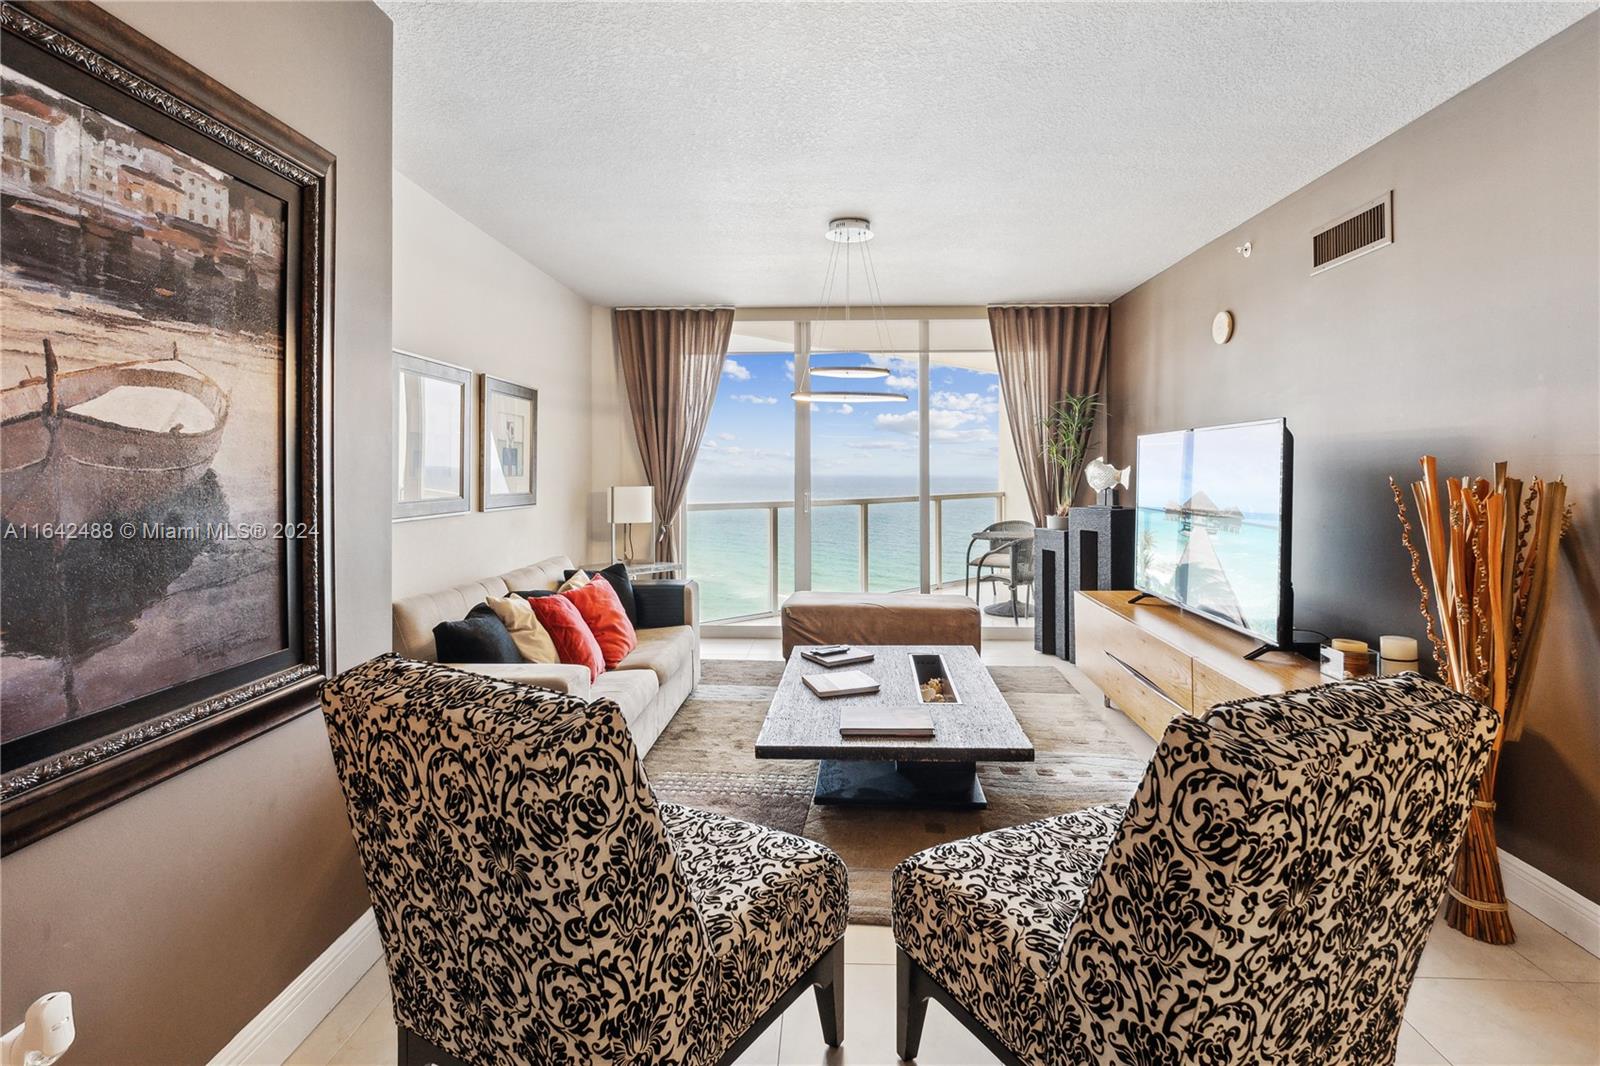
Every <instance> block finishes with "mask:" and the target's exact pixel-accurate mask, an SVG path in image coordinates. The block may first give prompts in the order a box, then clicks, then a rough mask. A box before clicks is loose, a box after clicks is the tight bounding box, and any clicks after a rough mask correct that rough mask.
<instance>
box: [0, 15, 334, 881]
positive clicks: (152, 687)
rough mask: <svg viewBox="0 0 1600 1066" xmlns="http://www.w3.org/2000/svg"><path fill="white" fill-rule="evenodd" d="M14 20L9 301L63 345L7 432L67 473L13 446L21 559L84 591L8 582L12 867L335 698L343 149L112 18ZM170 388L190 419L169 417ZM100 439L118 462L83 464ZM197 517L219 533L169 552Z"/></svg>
mask: <svg viewBox="0 0 1600 1066" xmlns="http://www.w3.org/2000/svg"><path fill="white" fill-rule="evenodd" d="M0 32H3V34H4V45H5V51H4V57H3V66H4V68H5V76H6V78H7V80H8V83H9V84H8V93H9V95H8V96H7V98H6V107H7V110H6V116H7V126H6V153H5V159H4V162H5V182H4V186H3V188H4V192H5V196H4V200H3V203H0V211H4V212H6V215H5V222H6V230H5V231H4V232H3V233H0V257H3V258H6V259H7V260H8V263H7V265H8V267H9V266H11V265H12V262H11V261H12V260H13V259H14V260H16V262H17V263H20V264H21V265H20V266H19V267H18V269H17V270H15V271H9V270H8V273H7V277H6V288H5V289H4V292H3V293H0V296H3V297H4V298H5V299H6V300H8V301H10V302H8V304H7V309H8V311H17V310H19V309H20V310H22V311H24V312H26V313H25V314H24V315H20V316H19V318H18V321H22V322H24V323H25V328H26V329H29V330H31V331H32V332H33V333H37V334H39V335H40V337H41V338H42V339H41V341H40V343H39V345H38V347H40V348H42V351H40V352H39V353H38V362H37V363H35V362H33V361H32V360H33V358H34V357H33V356H32V355H29V356H28V357H27V358H28V359H29V363H28V365H26V366H25V367H22V368H20V369H18V368H17V367H16V366H11V367H6V368H5V369H6V371H7V376H6V379H5V381H4V382H3V384H4V385H5V386H6V388H5V389H4V393H5V395H6V398H7V400H8V403H9V404H10V406H9V407H8V409H7V416H8V417H7V421H6V425H5V428H6V429H10V428H12V426H13V425H14V424H18V423H19V422H20V421H22V420H31V422H30V431H31V432H32V433H33V436H34V437H35V438H36V440H37V441H40V442H43V446H42V447H41V448H40V450H39V454H38V456H36V457H33V459H34V460H35V461H34V466H35V467H38V468H41V469H42V468H44V467H45V466H47V465H48V464H51V463H58V464H61V465H60V466H59V467H58V468H57V469H56V471H55V476H54V477H53V479H44V478H40V477H38V476H36V475H37V473H38V471H37V470H33V469H23V468H22V466H21V462H20V460H11V459H8V460H7V461H6V464H5V465H6V469H5V471H4V475H5V476H4V479H3V480H0V514H4V513H5V512H7V511H10V512H16V515H6V521H7V523H8V524H7V526H6V528H7V530H8V531H12V530H18V531H20V533H19V537H11V536H10V533H9V532H8V534H7V536H8V543H7V545H6V547H7V548H8V549H13V548H16V549H17V550H23V551H37V552H40V553H42V554H41V555H40V558H42V559H45V560H47V561H49V562H51V564H52V565H53V567H54V569H53V571H52V570H51V569H50V567H49V566H46V567H43V568H36V569H42V571H43V572H45V574H46V577H50V578H52V579H53V580H54V581H55V582H56V585H55V586H52V588H51V589H48V590H44V591H45V592H53V593H54V594H55V595H57V596H58V597H59V603H60V609H59V611H58V612H57V615H58V617H57V618H55V619H50V618H49V617H47V612H45V611H43V610H40V609H39V604H41V603H43V602H46V598H47V597H46V596H45V595H43V594H42V593H41V589H40V588H39V587H26V588H24V587H22V586H20V585H16V584H14V583H13V582H14V581H15V580H18V579H16V578H14V577H12V576H11V575H13V574H14V573H15V571H11V570H10V568H9V567H8V571H7V573H6V574H0V609H4V608H6V607H11V608H12V610H11V611H10V612H9V613H8V617H7V620H6V624H5V626H4V628H3V630H0V651H3V652H4V653H5V655H6V657H7V658H6V663H7V665H8V666H16V665H17V664H22V665H23V666H25V667H26V669H24V670H22V671H21V672H20V680H17V681H16V683H17V684H20V685H22V686H23V688H21V689H18V690H16V691H18V692H20V693H21V695H20V696H16V697H14V698H15V699H16V700H17V702H16V703H15V704H14V705H12V706H8V708H7V711H8V716H9V714H10V713H11V712H12V711H13V710H17V709H20V710H22V711H23V712H25V714H31V716H32V717H31V719H30V720H28V721H27V722H26V723H25V725H24V726H23V727H21V728H19V729H17V730H14V731H13V732H8V733H7V734H6V736H5V738H4V740H3V741H0V755H3V767H0V826H3V831H0V852H3V853H10V852H11V851H14V850H16V849H17V848H20V847H24V846H26V845H28V844H30V843H32V842H34V841H37V840H39V839H41V838H42V837H44V836H47V835H48V834H50V833H52V832H55V831H56V830H58V829H61V828H64V827H65V826H68V825H71V824H72V823H74V822H76V821H78V820H80V819H82V818H84V817H87V816H88V815H90V814H92V813H94V812H95V811H98V810H101V809H103V808H105V807H107V806H109V805H111V804H113V803H116V802H118V801H120V800H122V799H124V798H126V797H128V796H131V795H133V794H135V793H137V792H139V791H142V790H143V789H145V788H148V787H150V786H151V785H153V784H155V783H157V782H159V781H162V780H164V779H166V778H168V777H171V776H173V775H175V774H177V773H180V772H182V771H183V770H186V769H188V768H190V767H192V766H194V765H196V764H197V763H199V762H202V761H204V760H205V759H208V758H210V757H212V756H214V755H217V754H219V753H221V752H223V751H226V750H228V749H229V748H231V747H233V746H235V745H237V744H240V743H243V742H244V741H246V740H249V739H250V738H252V737H255V736H258V735H260V734H261V733H263V732H265V731H267V730H269V729H272V728H273V727H275V726H277V725H280V724H282V723H283V722H285V721H288V720H289V719H291V718H294V717H296V716H298V715H300V714H303V713H305V712H306V711H308V710H311V709H313V708H314V707H315V706H316V705H317V704H316V700H317V693H318V689H319V687H320V684H321V681H322V680H323V678H324V677H325V676H326V673H327V669H328V664H329V663H330V662H331V660H332V653H331V629H332V625H331V623H332V618H331V600H330V591H329V588H328V582H327V573H328V563H329V560H330V559H331V554H330V553H331V550H332V540H331V534H332V530H331V510H330V507H329V501H328V500H327V499H326V497H325V495H324V491H323V487H324V485H325V484H326V482H327V473H328V462H329V452H328V447H327V442H328V439H329V433H330V430H331V408H330V406H329V396H328V393H327V391H326V386H325V383H326V381H327V367H328V365H329V362H330V359H331V343H330V334H329V323H328V319H327V314H326V308H327V307H328V306H329V305H330V302H331V299H332V269H331V268H332V251H331V240H330V234H331V232H332V213H333V173H334V157H333V156H332V154H330V153H329V152H327V151H326V150H325V149H323V148H321V147H319V146H318V145H316V144H315V143H314V142H312V141H311V140H309V139H308V138H306V137H305V136H303V135H302V134H300V133H297V132H296V131H294V130H293V129H291V128H289V127H288V126H286V125H285V124H284V123H282V122H280V121H279V120H277V119H275V118H273V117H272V116H271V115H269V114H267V113H266V112H265V111H263V110H262V109H260V108H259V107H257V106H255V105H253V104H251V103H250V102H248V101H246V100H244V99H242V98H241V97H240V96H238V95H237V94H236V93H234V92H232V91H230V90H229V89H227V88H226V87H225V86H223V85H221V84H219V83H218V82H216V81H214V80H212V79H211V78H210V77H208V76H207V75H205V74H204V73H202V72H201V71H200V70H198V69H196V68H195V67H193V66H191V65H189V64H188V63H186V62H185V61H183V60H182V59H180V58H179V57H177V56H176V55H174V54H172V53H171V52H169V51H167V50H166V49H164V48H162V47H161V46H160V45H158V44H156V43H155V42H154V41H152V40H150V39H149V38H147V37H145V36H143V35H142V34H140V33H138V32H137V31H135V30H133V29H132V28H131V27H129V26H127V25H126V24H124V23H122V22H120V21H118V20H117V19H114V18H112V17H111V16H110V15H108V14H107V13H106V12H105V11H103V10H101V9H100V8H98V7H95V6H94V5H92V4H87V3H84V4H42V3H23V2H16V3H11V2H7V3H4V4H3V5H0ZM57 130H62V131H65V132H64V133H61V135H60V136H59V137H57V133H56V132H55V131H57ZM13 215H16V219H14V218H13ZM24 216H26V218H27V222H28V224H27V225H17V226H13V225H11V223H13V222H14V221H16V220H17V219H21V218H23V217H24ZM28 226H34V227H36V228H35V229H34V230H31V231H30V230H29V229H28ZM45 226H52V227H55V228H54V229H49V230H40V229H38V228H37V227H45ZM39 232H47V233H48V234H51V235H53V236H52V238H51V239H49V240H43V239H41V238H39V237H38V233H39ZM85 257H92V262H91V261H86V260H85ZM74 262H77V263H79V264H80V266H79V267H78V268H77V269H76V270H73V269H71V268H72V266H73V264H74ZM52 270H54V271H56V272H58V273H60V274H62V276H66V277H69V278H70V279H71V283H70V284H68V285H54V286H52V285H51V284H48V282H49V281H50V280H51V278H52V275H51V271H52ZM33 278H37V279H42V280H37V281H33V280H30V279H33ZM52 300H55V301H57V302H56V303H52ZM69 300H70V301H72V303H71V306H67V305H66V303H65V301H69ZM68 327H70V328H68ZM52 337H55V338H57V342H56V344H55V345H53V346H52V345H51V344H50V343H49V341H50V339H51V338H52ZM28 341H29V346H28V349H27V350H28V351H29V352H32V351H34V348H35V345H34V344H33V341H34V337H33V336H32V334H31V333H30V334H29V336H28ZM168 347H170V349H171V351H170V355H168V354H167V352H166V348H168ZM119 352H120V353H122V354H119ZM153 353H158V354H153ZM240 353H243V355H240ZM229 366H232V367H239V366H243V367H244V368H245V369H244V370H240V371H238V372H237V373H235V374H231V375H230V374H229V373H227V372H224V371H221V370H219V369H218V368H219V367H229ZM41 367H42V369H43V374H42V375H41V374H39V372H38V370H39V368H41ZM119 390H121V392H122V393H123V394H122V395H121V396H120V397H119V396H118V395H117V393H118V392H119ZM155 393H160V394H163V397H164V398H163V403H162V404H160V405H157V406H159V407H160V409H161V410H162V411H163V412H165V413H164V414H163V415H162V417H163V418H164V419H166V421H162V422H161V423H160V424H144V422H141V419H143V420H145V421H148V420H149V419H150V418H151V417H152V416H151V414H150V412H151V409H152V408H151V405H150V404H148V403H145V402H144V401H146V400H148V399H149V397H150V394H155ZM41 397H43V399H42V400H41V401H40V403H38V404H34V402H33V401H35V400H39V399H40V398H41ZM119 403H121V404H122V406H121V407H120V408H119V407H118V406H117V405H118V404H119ZM74 405H76V406H74ZM95 405H98V406H95ZM12 408H16V411H13V410H12ZM17 411H20V412H22V414H21V415H18V416H17V418H13V417H12V416H13V415H16V414H17ZM174 411H176V412H177V413H176V414H174V413H173V412H174ZM230 434H231V439H230ZM13 439H15V440H21V439H22V438H21V437H16V438H13ZM85 441H88V442H90V443H97V444H99V445H101V446H105V445H107V443H108V442H109V443H110V444H111V445H114V447H111V448H108V449H107V451H106V454H108V455H113V456H114V457H115V460H116V463H117V464H120V465H114V466H113V467H111V468H110V469H111V472H110V473H109V474H108V473H106V472H105V468H102V469H101V470H100V472H98V473H94V474H92V475H89V474H84V473H83V472H82V471H81V470H80V469H78V468H76V467H73V466H71V465H70V463H69V462H68V460H71V459H72V458H73V455H74V453H73V452H72V451H71V447H72V446H76V445H81V444H83V443H84V442H85ZM268 441H271V442H275V446H274V445H273V444H267V445H266V446H265V447H263V443H264V442H268ZM246 442H249V443H250V445H251V447H249V448H246V447H244V444H245V443H246ZM9 443H11V442H10V441H9V440H8V444H9ZM163 448H165V449H168V450H169V451H173V452H175V453H176V454H177V455H178V456H179V460H180V461H179V462H178V463H177V464H170V463H169V464H168V465H165V466H163V465H162V463H161V462H158V461H157V460H158V456H157V455H156V453H157V452H159V451H161V450H162V449H163ZM24 457H25V458H26V456H24ZM80 465H81V464H80ZM174 471H177V473H174ZM30 478H31V479H32V480H31V481H30ZM41 485H44V486H45V487H44V488H41V487H40V486H41ZM63 486H65V487H63ZM91 490H92V491H91ZM41 516H43V517H45V518H50V517H52V516H53V517H55V519H56V521H54V522H51V521H44V522H40V521H38V519H39V518H40V517H41ZM14 517H15V518H18V519H19V520H17V521H13V520H12V519H13V518H14ZM173 529H176V530H177V531H178V532H177V534H176V538H177V539H179V540H181V539H183V538H185V537H190V538H192V539H195V540H197V541H198V544H197V545H195V546H186V547H182V548H180V549H171V548H168V547H167V546H165V544H164V543H162V542H163V541H165V540H166V539H168V538H169V537H170V536H172V534H171V533H170V531H171V530H173ZM19 538H20V539H19ZM23 541H32V542H36V543H38V544H43V545H44V546H43V547H36V546H34V544H27V545H23ZM130 544H134V545H135V547H129V546H128V545H130ZM19 545H21V547H19ZM86 545H87V546H86ZM69 553H77V554H76V556H74V558H75V559H76V561H77V562H78V563H82V562H83V561H84V560H89V561H91V562H95V563H104V564H105V566H106V567H107V568H108V570H107V571H106V572H104V573H100V574H98V576H99V577H101V579H102V580H103V581H104V582H105V584H103V585H102V587H101V590H100V591H101V593H102V594H103V593H104V592H105V589H106V587H107V585H109V584H110V580H109V579H108V578H107V577H106V574H107V573H116V574H123V573H129V574H133V575H135V577H136V578H137V580H138V583H139V584H140V586H141V592H140V596H139V597H129V598H125V601H124V602H119V603H118V604H117V605H116V609H117V610H119V611H121V612H123V613H122V614H121V615H118V616H115V617H110V618H108V617H105V614H106V613H107V612H106V610H101V611H98V612H97V610H96V598H95V590H94V588H93V587H92V584H93V580H94V578H95V577H96V576H97V573H96V571H94V569H93V568H92V567H85V566H82V565H76V566H73V567H69V566H66V565H64V563H63V560H65V559H67V558H69ZM118 568H120V569H118ZM35 586H37V575H35ZM197 589H199V590H211V591H213V592H214V593H215V594H214V595H210V596H202V595H196V590H197ZM180 597H186V598H182V599H180ZM51 602H55V601H51ZM241 603H242V604H243V605H244V606H241V605H240V604H241ZM101 604H102V606H103V600H102V601H101ZM78 607H82V611H81V612H79V613H77V614H74V613H73V612H74V610H75V609H76V608H78ZM252 610H255V611H256V612H257V613H258V614H260V615H261V616H262V617H263V618H264V619H265V621H264V622H262V623H261V624H256V622H255V620H254V619H253V618H252V615H251V611H252ZM218 612H220V614H219V613H218ZM85 617H87V619H88V621H84V618H85ZM201 644H203V645H204V646H197V645H201ZM119 669H121V670H123V671H125V672H126V674H127V676H126V678H125V679H119V677H118V674H117V671H118V670H119ZM11 672H12V673H13V678H17V677H18V674H17V673H16V672H15V671H11ZM9 683H10V681H8V684H9ZM28 685H32V686H33V687H32V688H31V689H30V688H28V687H27V686H28ZM63 692H64V699H65V707H66V711H65V713H58V712H57V711H56V710H55V709H54V707H53V702H54V701H55V700H58V699H61V698H63V695H62V694H63ZM8 702H10V700H9V699H8Z"/></svg>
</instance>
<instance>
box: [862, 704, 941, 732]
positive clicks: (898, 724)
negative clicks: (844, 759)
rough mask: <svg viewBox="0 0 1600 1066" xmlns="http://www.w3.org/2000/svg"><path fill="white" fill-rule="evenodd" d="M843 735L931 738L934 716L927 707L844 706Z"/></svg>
mask: <svg viewBox="0 0 1600 1066" xmlns="http://www.w3.org/2000/svg"><path fill="white" fill-rule="evenodd" d="M839 735H840V736H841V737H931V736H933V716H932V715H930V714H929V713H928V709H927V708H926V707H844V708H841V709H840V711H839Z"/></svg>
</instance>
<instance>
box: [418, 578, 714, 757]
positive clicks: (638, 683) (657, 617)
mask: <svg viewBox="0 0 1600 1066" xmlns="http://www.w3.org/2000/svg"><path fill="white" fill-rule="evenodd" d="M572 569H574V566H573V563H572V560H570V559H568V558H567V557H566V556H564V555H556V556H552V557H551V558H549V559H544V560H541V561H539V562H537V563H534V564H533V565H531V566H524V567H521V568H520V569H517V570H512V571H510V572H509V573H505V574H499V575H497V576H495V577H486V578H481V579H479V580H477V581H472V582H468V583H467V584H464V585H455V586H453V587H451V588H447V589H440V590H439V591H437V592H425V593H421V594H419V595H416V596H407V597H405V598H404V599H401V600H396V601H395V604H394V650H395V651H397V652H399V653H400V654H401V655H405V656H407V657H409V658H412V659H422V660H424V661H427V662H433V661H435V660H436V658H437V656H436V655H435V653H434V645H433V627H434V626H436V625H438V624H439V623H440V622H445V621H454V620H457V619H460V618H464V617H466V614H467V612H468V611H470V610H471V609H472V608H473V607H475V606H477V605H478V604H480V603H482V602H483V601H484V599H485V598H487V597H489V596H504V595H506V594H508V593H511V592H527V591H533V590H536V589H553V588H555V587H556V586H557V585H559V584H560V583H561V580H562V576H563V575H564V574H565V573H566V571H568V570H572ZM634 589H635V591H636V592H637V594H638V595H637V599H638V607H639V620H638V625H637V630H638V634H639V646H638V647H637V648H635V649H634V650H633V652H632V653H631V654H630V655H629V656H628V657H627V658H626V659H624V660H623V661H622V662H621V663H619V664H618V665H617V667H616V669H614V670H607V671H606V672H605V673H603V674H601V675H600V676H599V678H597V679H596V680H595V681H594V682H593V683H592V684H591V683H590V681H589V668H588V667H586V666H569V665H566V664H563V663H550V664H545V663H455V664H448V665H456V666H460V667H461V668H462V669H464V670H471V671H473V672H475V673H480V674H486V675H488V676H490V677H501V678H507V679H509V680H514V681H521V682H523V683H524V684H529V685H538V686H539V687H541V688H549V689H554V690H556V691H557V692H568V693H571V694H572V695H574V696H579V697H581V698H583V699H586V700H597V699H609V700H614V701H615V702H616V704H617V706H619V707H621V708H622V717H623V718H624V719H625V720H626V721H627V723H628V727H629V728H630V729H631V730H632V731H633V742H634V744H635V745H636V746H637V747H638V749H639V754H640V755H641V756H642V755H644V754H645V752H647V751H649V750H650V746H651V745H652V744H654V743H655V742H656V738H657V737H659V736H660V735H661V731H662V730H663V729H665V728H666V727H667V723H668V722H670V721H671V720H672V716H673V715H674V714H676V713H677V712H678V708H679V707H681V706H683V701H684V700H686V699H688V698H689V693H690V692H692V691H693V690H694V687H695V685H696V684H698V683H699V681H700V627H699V616H698V603H697V599H698V588H697V586H696V585H695V583H694V582H693V581H642V582H639V583H638V584H637V585H635V586H634Z"/></svg>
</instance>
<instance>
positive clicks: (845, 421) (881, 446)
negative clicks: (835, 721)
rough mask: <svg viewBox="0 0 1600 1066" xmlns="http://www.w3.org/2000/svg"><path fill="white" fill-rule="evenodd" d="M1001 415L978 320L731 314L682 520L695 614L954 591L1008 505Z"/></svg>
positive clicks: (757, 614) (984, 326)
mask: <svg viewBox="0 0 1600 1066" xmlns="http://www.w3.org/2000/svg"><path fill="white" fill-rule="evenodd" d="M841 372H843V373H845V374H848V375H851V376H838V375H839V374H840V373H841ZM841 392H842V393H849V394H852V395H848V396H833V397H829V396H827V395H825V394H827V393H841ZM791 394H796V395H799V396H801V397H807V396H809V397H811V399H809V400H807V399H794V398H792V396H791ZM819 394H823V395H819ZM1003 420H1004V415H1003V413H1002V412H1001V410H1000V402H999V384H998V378H997V376H996V374H995V371H994V356H993V352H992V350H990V347H989V342H988V323H987V321H986V320H984V319H981V318H965V319H931V320H930V319H919V318H910V317H900V318H890V319H887V320H875V319H871V318H866V319H863V318H859V317H857V318H852V319H850V320H840V319H837V318H835V319H831V320H828V321H821V320H815V319H803V320H794V319H787V320H781V319H776V318H774V319H771V320H762V319H755V320H746V319H740V320H737V321H736V322H735V326H734V338H733V341H732V343H731V345H730V349H729V356H728V359H727V362H726V363H725V364H724V368H723V377H722V382H721V387H720V389H719V390H718V394H717V399H716V404H715V406H714V407H713V410H712V416H711V421H710V424H709V426H708V428H707V432H706V436H705V439H704V441H703V442H702V444H701V448H700V452H699V457H698V460H697V462H696V466H695V471H694V476H693V479H692V480H691V482H690V489H689V505H688V508H687V511H686V518H685V526H686V540H685V543H686V558H685V561H686V563H687V565H688V569H689V573H690V575H691V576H693V577H695V578H696V579H697V580H698V581H699V582H700V585H701V603H702V618H703V619H704V620H705V621H707V622H713V623H715V622H725V621H739V620H745V619H759V618H763V617H768V616H770V614H771V613H772V612H773V611H775V610H777V608H778V607H779V606H780V605H781V603H782V601H783V599H784V598H785V597H787V596H788V594H789V593H790V592H792V591H793V590H794V589H797V588H809V589H817V590H821V591H829V592H862V591H870V592H895V591H919V590H920V591H932V590H935V589H937V588H939V587H940V586H941V585H944V586H947V587H954V588H955V589H957V590H959V589H961V587H962V580H963V576H964V570H963V564H964V560H965V558H966V555H967V552H968V548H969V547H970V546H971V544H972V534H973V533H974V532H975V531H978V530H981V529H982V528H983V527H985V526H988V525H989V524H991V523H992V522H994V521H997V520H999V519H1002V518H1004V517H1005V514H1006V506H1005V505H1006V494H1005V491H1004V488H1003V485H1004V484H1006V480H1005V479H1004V477H1003V475H1002V470H1003V466H1004V460H1003V455H1002V453H1003V440H1002V437H1003V433H1004V428H1003Z"/></svg>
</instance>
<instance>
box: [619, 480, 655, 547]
mask: <svg viewBox="0 0 1600 1066" xmlns="http://www.w3.org/2000/svg"><path fill="white" fill-rule="evenodd" d="M609 503H610V507H609V510H610V512H611V514H610V519H611V561H612V562H616V561H617V527H618V526H626V527H627V528H626V529H624V530H623V533H622V537H623V560H622V561H624V562H631V561H632V558H631V557H632V555H633V524H634V523H635V522H649V523H651V524H652V525H651V528H652V529H653V528H654V522H655V516H656V512H655V508H656V490H655V489H653V488H652V487H650V486H649V485H613V486H611V495H610V500H609Z"/></svg>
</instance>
